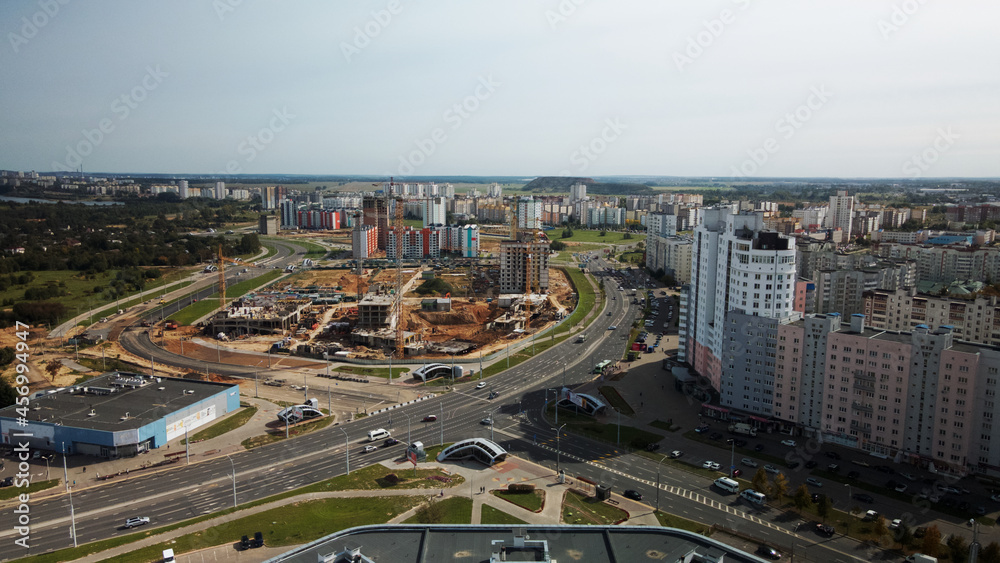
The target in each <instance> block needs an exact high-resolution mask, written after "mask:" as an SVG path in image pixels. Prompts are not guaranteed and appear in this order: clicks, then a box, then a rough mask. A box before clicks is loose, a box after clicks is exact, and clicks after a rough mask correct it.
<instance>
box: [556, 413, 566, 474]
mask: <svg viewBox="0 0 1000 563" xmlns="http://www.w3.org/2000/svg"><path fill="white" fill-rule="evenodd" d="M567 424H569V423H567V422H564V423H563V425H562V426H560V427H559V429H558V430H556V473H559V461H560V459H561V458H562V446H561V444H560V439H561V438H562V429H563V428H564V427H565V426H566V425H567Z"/></svg>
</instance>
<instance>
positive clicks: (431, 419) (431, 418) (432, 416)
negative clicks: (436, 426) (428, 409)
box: [424, 414, 438, 422]
mask: <svg viewBox="0 0 1000 563" xmlns="http://www.w3.org/2000/svg"><path fill="white" fill-rule="evenodd" d="M437 419H438V417H437V415H436V414H429V415H427V416H425V417H424V422H434V421H435V420H437Z"/></svg>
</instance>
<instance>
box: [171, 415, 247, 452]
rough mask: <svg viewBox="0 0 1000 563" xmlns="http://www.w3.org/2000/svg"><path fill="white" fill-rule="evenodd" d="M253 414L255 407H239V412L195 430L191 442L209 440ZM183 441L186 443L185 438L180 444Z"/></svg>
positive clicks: (232, 428) (243, 421) (241, 424)
mask: <svg viewBox="0 0 1000 563" xmlns="http://www.w3.org/2000/svg"><path fill="white" fill-rule="evenodd" d="M255 414H257V407H254V406H249V407H244V408H242V409H240V410H239V412H236V413H235V414H232V415H230V416H228V417H226V418H224V419H222V420H220V421H219V422H216V423H215V424H213V425H211V426H209V427H208V428H206V429H204V430H199V431H198V432H195V434H194V436H191V440H192V443H193V442H200V441H202V440H209V439H212V438H215V437H217V436H222V435H223V434H225V433H226V432H229V431H231V430H236V429H237V428H239V427H240V426H243V425H244V424H246V423H247V422H250V419H251V418H253V415H255ZM184 443H186V440H181V444H184Z"/></svg>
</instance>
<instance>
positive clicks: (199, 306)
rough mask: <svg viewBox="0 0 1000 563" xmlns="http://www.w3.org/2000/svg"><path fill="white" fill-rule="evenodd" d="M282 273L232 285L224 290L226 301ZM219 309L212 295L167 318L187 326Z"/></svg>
mask: <svg viewBox="0 0 1000 563" xmlns="http://www.w3.org/2000/svg"><path fill="white" fill-rule="evenodd" d="M283 274H284V272H282V271H280V270H270V271H268V272H266V273H264V274H263V275H260V276H257V277H256V278H253V279H249V280H244V281H241V282H240V283H238V284H235V285H232V286H230V287H227V288H226V300H227V301H232V300H233V299H236V298H238V297H241V296H243V295H244V294H246V293H247V292H249V291H250V290H252V289H255V288H257V287H260V286H261V285H264V284H266V283H268V282H271V281H274V280H275V279H277V278H279V277H281V276H282V275H283ZM218 308H219V294H218V293H213V294H211V295H209V296H208V297H206V298H204V299H202V300H200V301H197V302H195V303H192V304H190V305H188V306H187V307H184V308H183V309H181V310H180V311H177V312H176V313H174V314H173V315H170V316H169V317H168V318H169V319H170V320H173V321H176V322H177V323H178V324H181V325H189V324H191V323H193V322H195V321H196V320H198V319H200V318H202V317H204V316H205V315H207V314H209V313H211V312H212V311H215V310H217V309H218Z"/></svg>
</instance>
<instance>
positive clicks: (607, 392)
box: [598, 385, 635, 416]
mask: <svg viewBox="0 0 1000 563" xmlns="http://www.w3.org/2000/svg"><path fill="white" fill-rule="evenodd" d="M598 390H599V391H600V392H601V395H603V396H604V398H605V399H607V400H608V404H609V405H611V406H612V407H614V409H615V410H617V411H618V412H620V413H622V414H623V415H625V416H632V415H634V414H635V410H634V409H633V408H632V407H631V406H629V404H628V402H626V401H625V398H624V397H622V396H621V393H619V392H618V390H617V389H615V388H614V387H612V386H610V385H604V386H601V387H598Z"/></svg>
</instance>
